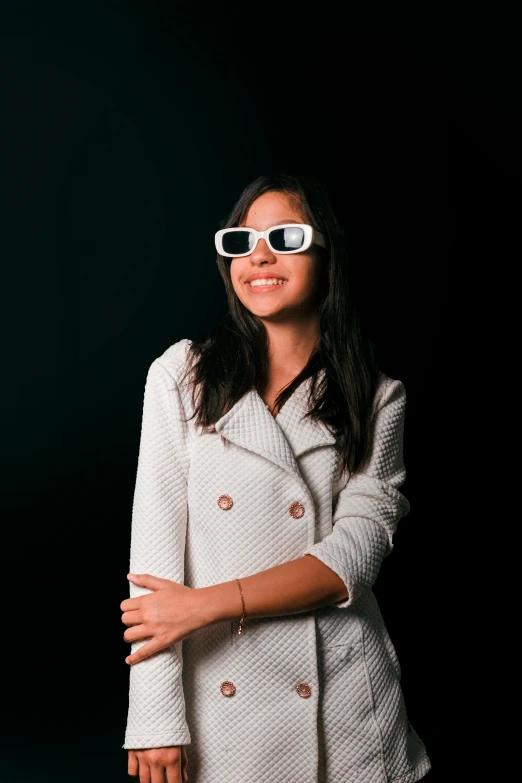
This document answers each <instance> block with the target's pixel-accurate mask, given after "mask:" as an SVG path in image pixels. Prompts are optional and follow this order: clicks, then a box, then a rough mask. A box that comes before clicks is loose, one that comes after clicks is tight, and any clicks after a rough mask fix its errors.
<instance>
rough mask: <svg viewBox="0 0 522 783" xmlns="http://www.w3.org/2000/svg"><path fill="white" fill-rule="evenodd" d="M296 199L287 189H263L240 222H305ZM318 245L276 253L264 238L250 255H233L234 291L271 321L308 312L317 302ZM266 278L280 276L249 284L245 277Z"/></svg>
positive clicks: (264, 226)
mask: <svg viewBox="0 0 522 783" xmlns="http://www.w3.org/2000/svg"><path fill="white" fill-rule="evenodd" d="M308 222H309V221H308V219H307V217H306V215H305V214H304V211H303V209H302V207H301V204H300V202H299V200H298V199H297V198H296V197H295V196H293V195H290V194H288V193H276V192H270V193H264V194H263V195H262V196H259V198H257V199H256V200H255V201H254V202H253V203H252V205H251V207H250V209H249V210H248V213H247V215H246V217H245V220H244V221H243V223H242V225H244V226H248V227H249V228H255V229H257V230H258V231H265V229H267V228H270V227H271V226H277V225H278V224H281V223H308ZM320 253H321V251H320V249H319V248H318V246H317V245H315V244H312V245H310V247H309V248H308V250H305V251H304V252H302V253H291V254H288V255H286V254H283V255H278V254H277V253H273V252H272V251H271V250H270V248H269V247H268V245H267V243H266V242H265V240H264V239H260V240H259V242H258V243H257V247H256V248H255V250H254V251H253V252H252V253H251V254H250V255H249V256H243V257H242V258H233V259H232V261H231V265H230V275H231V278H232V285H233V286H234V291H235V292H236V294H237V296H238V297H239V299H240V300H241V302H242V303H243V304H244V305H245V307H246V308H247V309H248V310H250V312H251V313H253V315H257V316H258V317H259V318H263V319H265V320H271V321H282V320H287V319H292V318H296V317H303V316H306V315H308V314H311V313H312V312H313V311H314V309H315V307H316V302H317V291H318V288H319V281H320V276H321V273H322V272H324V271H325V270H324V264H325V259H324V257H323V256H322V255H321V254H320ZM259 272H262V273H263V277H265V276H266V278H267V279H271V278H273V277H277V278H282V279H283V281H284V282H283V283H282V284H278V285H272V286H261V287H258V286H255V287H254V286H251V285H250V283H249V282H247V279H248V277H249V276H250V275H252V274H254V273H259Z"/></svg>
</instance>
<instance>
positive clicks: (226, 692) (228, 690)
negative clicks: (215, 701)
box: [219, 680, 236, 696]
mask: <svg viewBox="0 0 522 783" xmlns="http://www.w3.org/2000/svg"><path fill="white" fill-rule="evenodd" d="M219 689H220V691H221V693H222V694H223V696H233V695H234V693H235V692H236V686H235V685H234V683H233V682H230V680H225V682H222V683H221V685H220V686H219Z"/></svg>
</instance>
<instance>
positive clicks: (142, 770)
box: [127, 745, 188, 783]
mask: <svg viewBox="0 0 522 783" xmlns="http://www.w3.org/2000/svg"><path fill="white" fill-rule="evenodd" d="M127 771H128V773H129V775H133V776H139V779H140V783H184V781H186V780H188V774H187V751H186V748H185V745H175V746H172V747H167V748H146V749H142V750H140V749H136V750H129V757H128V768H127Z"/></svg>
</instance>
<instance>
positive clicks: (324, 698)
mask: <svg viewBox="0 0 522 783" xmlns="http://www.w3.org/2000/svg"><path fill="white" fill-rule="evenodd" d="M189 347H190V340H187V339H184V340H180V341H179V342H176V343H174V344H173V345H171V346H170V347H169V348H168V349H167V350H166V351H165V352H164V353H163V354H162V355H161V356H160V357H158V358H157V359H155V360H154V361H153V362H152V364H151V366H150V368H149V371H148V375H147V380H146V384H145V394H144V405H143V418H142V430H141V441H140V450H139V458H138V470H137V476H136V485H135V492H134V502H133V509H132V534H131V553H130V571H131V572H133V573H150V574H153V575H155V576H158V577H162V578H166V579H171V580H174V581H176V582H180V583H184V584H185V585H188V586H190V587H194V588H198V587H205V586H208V585H212V584H217V583H220V582H227V581H230V580H233V579H235V578H241V577H246V576H249V575H251V574H254V573H257V572H259V571H262V570H265V569H267V568H270V567H271V566H275V565H278V564H280V563H284V562H287V561H289V560H294V559H296V558H299V557H301V556H303V555H305V554H311V555H314V556H315V557H317V558H319V559H320V560H321V561H322V562H323V563H325V564H326V565H327V566H329V567H330V568H331V569H332V570H333V571H335V573H337V574H338V575H339V576H340V577H341V579H342V580H343V581H344V583H345V584H346V588H347V592H348V598H347V599H346V600H345V601H338V602H337V603H332V604H330V605H328V606H324V607H320V608H319V609H315V610H312V611H307V612H303V613H299V614H294V615H286V616H281V617H270V618H258V619H255V618H252V619H249V617H248V606H247V607H246V621H245V623H244V626H243V628H244V630H243V633H242V634H241V635H238V634H237V633H236V632H234V634H232V633H231V623H230V622H229V621H224V622H219V623H215V624H214V625H212V626H209V627H206V628H203V629H200V630H199V631H197V632H196V633H194V634H192V635H191V636H190V637H188V638H187V639H184V640H182V641H180V642H177V643H174V644H173V645H171V646H170V647H169V648H168V649H166V650H162V651H160V652H158V653H156V654H155V655H153V656H151V657H150V658H147V659H145V660H143V661H140V662H139V663H137V664H135V665H133V666H131V668H130V688H129V710H128V720H127V730H126V735H125V743H124V745H123V747H124V748H134V749H137V748H152V747H164V746H171V745H181V744H184V745H187V748H186V750H187V755H188V762H189V780H190V781H191V783H261V781H263V782H264V781H265V780H277V781H281V782H282V783H347V781H351V783H384V781H400V783H414V781H417V780H419V779H420V778H422V777H423V776H424V775H425V774H426V773H427V772H428V771H429V769H430V761H429V758H428V756H427V754H426V749H425V746H424V744H423V742H422V740H421V739H420V738H419V736H418V734H417V733H416V732H415V730H414V729H413V727H412V725H411V723H410V722H409V720H408V718H407V714H406V709H405V704H404V698H403V694H402V690H401V685H400V676H401V673H400V666H399V661H398V659H397V655H396V652H395V649H394V647H393V644H392V642H391V640H390V637H389V634H388V632H387V630H386V627H385V625H384V622H383V619H382V616H381V613H380V611H379V607H378V604H377V601H376V598H375V596H374V593H373V592H372V585H373V584H374V581H375V579H376V577H377V574H378V572H379V568H380V565H381V562H382V560H383V558H384V557H385V556H386V555H387V554H388V553H389V552H390V550H391V548H392V546H393V535H394V532H395V529H396V526H397V523H398V521H399V519H400V518H401V517H402V516H404V515H405V514H406V513H407V512H408V510H409V506H408V501H407V500H406V498H405V497H404V495H402V494H401V492H399V490H398V487H399V486H400V485H401V484H402V482H403V481H404V479H405V471H404V465H403V459H402V436H403V423H404V405H405V391H404V386H403V384H402V383H401V382H400V381H395V380H391V379H389V378H387V377H386V376H384V375H382V376H381V379H380V384H379V388H378V391H377V395H376V399H375V405H374V416H375V430H374V444H373V452H372V456H371V459H370V462H369V464H368V466H367V467H366V469H365V471H364V473H361V474H357V475H354V476H352V477H350V476H348V475H347V473H346V472H344V473H343V475H342V477H341V478H340V479H339V478H335V476H336V471H337V455H336V452H335V448H334V444H335V437H334V436H333V435H332V433H331V432H330V430H329V429H328V428H327V427H326V426H325V425H324V424H323V423H322V422H314V421H311V420H309V419H303V418H302V417H303V415H304V413H305V412H306V409H307V408H306V402H307V394H308V391H309V383H310V380H311V379H306V380H305V381H304V382H303V383H302V384H301V385H300V386H299V387H298V388H297V389H296V391H295V392H294V393H293V395H292V396H291V397H290V398H289V399H288V400H287V402H286V403H285V404H284V405H283V407H282V409H281V410H280V412H279V413H278V415H277V416H276V417H275V418H274V417H273V416H272V414H271V413H270V411H269V410H268V409H267V407H266V405H265V403H264V402H263V400H262V398H261V397H260V395H259V393H258V392H257V390H256V389H255V388H254V387H253V388H252V389H250V390H249V391H248V392H247V393H246V394H245V395H244V396H243V397H242V398H241V399H240V400H239V401H238V402H237V403H236V404H235V405H234V406H233V407H232V408H231V409H230V410H229V411H228V412H227V413H225V414H224V415H223V416H222V417H221V418H220V419H219V420H218V421H217V422H216V424H215V430H216V431H215V432H212V433H210V432H207V433H206V432H203V429H202V428H199V427H196V426H195V424H194V420H193V419H192V420H190V421H186V419H188V418H189V417H190V415H191V414H192V412H193V408H192V395H191V390H190V388H189V385H188V384H189V381H188V380H186V381H183V380H182V375H183V371H184V369H185V359H186V357H187V352H188V350H189ZM321 372H324V371H321ZM147 592H149V590H146V589H145V588H142V587H138V586H137V585H134V584H132V583H131V584H130V595H131V597H134V596H138V595H142V594H144V593H147ZM236 627H237V626H236ZM142 644H144V641H143V640H142V641H140V642H135V643H133V644H132V646H131V649H132V651H133V652H134V651H135V650H137V649H139V647H140V646H141V645H142Z"/></svg>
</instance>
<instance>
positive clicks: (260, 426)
mask: <svg viewBox="0 0 522 783" xmlns="http://www.w3.org/2000/svg"><path fill="white" fill-rule="evenodd" d="M323 372H324V370H321V371H320V373H323ZM311 381H312V379H311V378H306V379H305V380H304V381H303V382H302V383H301V384H300V386H298V388H297V389H296V390H295V391H294V393H293V394H292V396H291V397H290V398H289V399H288V400H287V401H286V402H285V404H284V405H283V407H282V409H281V410H280V412H279V413H278V415H277V417H276V418H275V419H274V417H273V416H272V414H271V413H270V411H269V410H268V408H267V407H266V405H265V403H264V401H263V399H262V397H261V396H260V394H259V393H258V391H257V389H255V388H252V389H250V390H249V391H248V392H247V393H246V394H244V395H243V397H242V398H241V399H240V400H238V401H237V402H236V404H235V405H234V406H233V407H232V408H231V409H230V410H229V411H228V412H227V413H225V414H224V415H223V416H222V417H221V418H220V419H218V420H217V422H216V424H215V428H216V432H218V433H219V434H220V435H221V436H222V437H224V438H226V439H227V440H230V441H232V442H233V443H235V444H237V445H238V446H241V447H242V448H245V449H249V450H250V451H253V452H255V453H256V454H260V455H261V456H262V457H265V458H266V459H269V460H270V461H271V462H274V463H275V464H276V465H279V466H280V467H282V468H284V470H286V471H288V472H289V473H292V474H297V475H298V476H300V472H299V467H298V465H297V462H296V460H297V457H299V456H301V454H304V452H306V451H309V450H310V449H314V448H317V447H318V446H327V445H333V444H335V437H334V435H332V433H331V432H330V431H329V429H328V428H327V427H326V425H325V424H323V422H320V421H312V420H311V419H305V418H303V416H304V414H305V413H306V411H307V407H306V403H307V395H308V392H309V388H310V385H311Z"/></svg>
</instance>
